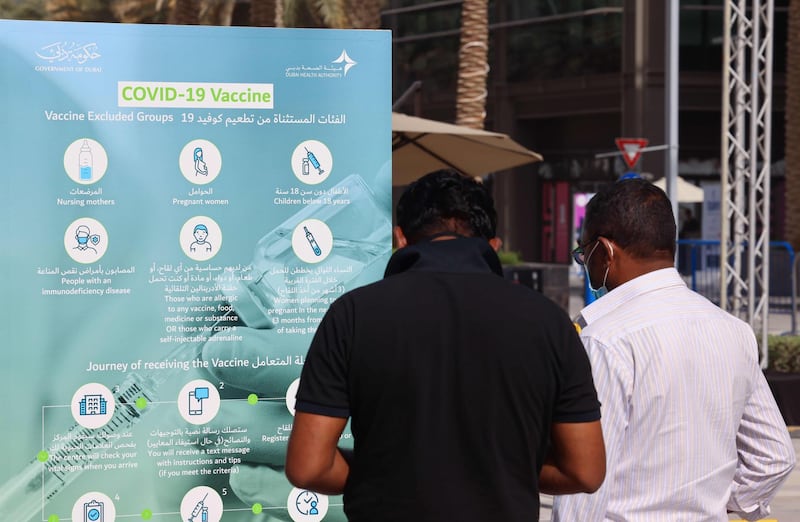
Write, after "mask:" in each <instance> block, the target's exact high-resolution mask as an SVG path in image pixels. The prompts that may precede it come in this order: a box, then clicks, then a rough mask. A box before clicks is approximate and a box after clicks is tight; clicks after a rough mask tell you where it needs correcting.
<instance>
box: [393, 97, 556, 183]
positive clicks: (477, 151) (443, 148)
mask: <svg viewBox="0 0 800 522" xmlns="http://www.w3.org/2000/svg"><path fill="white" fill-rule="evenodd" d="M536 161H542V156H540V155H539V154H537V153H535V152H533V151H532V150H528V149H526V148H525V147H523V146H522V145H520V144H519V143H517V142H515V141H514V140H512V139H511V138H510V137H509V136H508V135H506V134H500V133H497V132H489V131H485V130H479V129H472V128H469V127H462V126H460V125H452V124H449V123H443V122H439V121H435V120H427V119H424V118H416V117H414V116H407V115H405V114H400V113H396V112H393V113H392V184H394V185H407V184H409V183H411V182H412V181H414V180H415V179H417V178H419V177H421V176H423V175H425V174H427V173H428V172H432V171H434V170H438V169H443V168H447V167H452V168H454V169H456V170H459V171H460V172H462V173H464V174H466V175H468V176H483V175H485V174H489V173H491V172H497V171H501V170H505V169H510V168H512V167H517V166H519V165H524V164H526V163H533V162H536Z"/></svg>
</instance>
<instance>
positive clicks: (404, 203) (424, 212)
mask: <svg viewBox="0 0 800 522" xmlns="http://www.w3.org/2000/svg"><path fill="white" fill-rule="evenodd" d="M396 216H397V226H399V227H400V228H401V229H403V234H404V235H405V236H406V239H407V240H408V242H409V243H415V242H417V241H419V240H421V239H424V238H425V237H427V236H431V235H434V234H438V233H441V232H453V233H455V234H459V235H462V236H472V237H482V238H484V239H487V240H488V239H491V238H493V237H495V232H496V229H497V211H496V210H495V208H494V201H493V200H492V196H491V195H490V194H489V191H488V190H487V189H486V187H485V186H484V185H483V183H478V182H477V181H475V180H474V179H472V178H469V177H467V176H464V175H463V174H460V173H459V172H457V171H455V170H452V169H443V170H437V171H436V172H431V173H430V174H426V175H425V176H423V177H421V178H419V179H418V180H416V181H415V182H413V183H411V184H410V185H409V186H408V187H407V188H406V190H405V191H404V192H403V195H402V196H400V200H399V201H398V203H397V209H396Z"/></svg>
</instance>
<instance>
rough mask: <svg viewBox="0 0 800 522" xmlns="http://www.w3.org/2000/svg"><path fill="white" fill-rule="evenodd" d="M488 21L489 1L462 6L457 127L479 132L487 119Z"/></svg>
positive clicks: (472, 0) (467, 2)
mask: <svg viewBox="0 0 800 522" xmlns="http://www.w3.org/2000/svg"><path fill="white" fill-rule="evenodd" d="M488 17H489V4H488V0H464V2H463V3H462V4H461V43H460V45H459V51H458V87H457V91H456V123H457V124H459V125H464V126H467V127H472V128H475V129H482V128H483V124H484V120H485V119H486V78H487V76H488V74H489V62H488V51H489V26H488Z"/></svg>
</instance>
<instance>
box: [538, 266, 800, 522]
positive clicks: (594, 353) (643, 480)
mask: <svg viewBox="0 0 800 522" xmlns="http://www.w3.org/2000/svg"><path fill="white" fill-rule="evenodd" d="M581 315H582V317H583V321H584V322H585V323H586V326H585V327H584V328H583V330H582V332H581V339H582V340H583V343H584V345H585V347H586V351H587V353H588V354H589V358H590V360H591V362H592V372H593V374H594V382H595V386H596V387H597V392H598V397H599V399H600V401H601V403H602V409H601V411H602V420H601V424H602V427H603V437H604V439H605V444H606V459H607V471H606V479H605V482H604V483H603V485H602V487H601V488H600V489H599V490H598V491H597V492H596V493H594V494H592V495H584V494H581V495H568V496H561V497H556V499H555V502H554V508H553V520H554V522H600V521H615V522H621V521H627V522H638V521H646V522H656V521H664V522H681V521H684V522H701V521H702V522H706V521H708V522H712V521H713V522H717V521H727V520H728V516H727V514H726V509H728V510H732V511H734V512H736V513H738V514H739V515H740V516H742V517H743V518H746V519H748V520H757V519H758V518H762V517H763V516H765V515H767V514H769V507H768V503H769V501H770V500H771V499H772V497H773V496H774V495H775V493H776V491H777V489H778V487H779V486H780V485H781V484H782V483H783V481H784V480H785V479H786V477H787V476H788V475H789V472H790V471H791V470H792V468H793V467H794V464H795V462H796V460H795V456H794V448H793V447H792V441H791V439H790V437H789V433H788V430H787V429H786V425H785V424H784V422H783V418H782V417H781V414H780V411H779V410H778V407H777V406H776V404H775V400H774V398H773V397H772V393H771V392H770V390H769V387H768V385H767V382H766V379H765V378H764V375H763V373H762V371H761V369H760V367H759V364H758V347H757V344H756V340H755V336H754V334H753V331H752V329H751V328H750V327H749V326H748V325H747V324H746V323H744V322H743V321H741V320H739V319H737V318H735V317H733V316H732V315H730V314H728V313H726V312H724V311H723V310H721V309H720V308H718V307H717V306H715V305H714V304H712V303H711V302H709V301H708V300H706V299H705V298H704V297H702V296H700V295H699V294H697V293H695V292H692V291H691V290H689V289H688V288H687V287H686V284H685V283H684V282H683V280H682V279H681V277H680V275H679V274H678V272H677V271H676V270H675V269H674V268H667V269H663V270H657V271H654V272H650V273H648V274H645V275H643V276H640V277H637V278H636V279H633V280H631V281H628V282H627V283H625V284H624V285H621V286H619V287H617V288H615V289H614V290H613V291H611V292H609V293H608V294H607V295H605V296H603V297H602V298H601V299H598V300H597V301H595V302H593V303H592V304H590V305H589V306H587V307H586V308H584V309H583V311H582V312H581Z"/></svg>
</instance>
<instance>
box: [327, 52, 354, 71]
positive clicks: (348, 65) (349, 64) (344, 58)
mask: <svg viewBox="0 0 800 522" xmlns="http://www.w3.org/2000/svg"><path fill="white" fill-rule="evenodd" d="M331 63H342V64H344V75H345V76H347V71H349V70H350V69H352V68H353V67H355V66H356V65H357V64H358V62H357V61H355V60H353V59H352V58H350V57H349V56H348V55H347V51H345V50H342V54H340V55H339V57H338V58H337V59H335V60H333V61H332V62H331Z"/></svg>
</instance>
